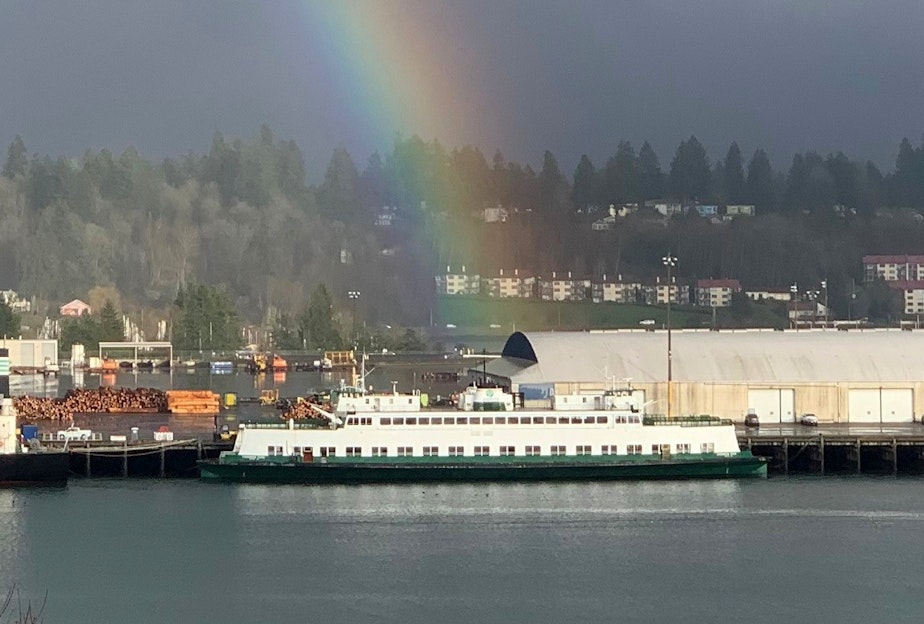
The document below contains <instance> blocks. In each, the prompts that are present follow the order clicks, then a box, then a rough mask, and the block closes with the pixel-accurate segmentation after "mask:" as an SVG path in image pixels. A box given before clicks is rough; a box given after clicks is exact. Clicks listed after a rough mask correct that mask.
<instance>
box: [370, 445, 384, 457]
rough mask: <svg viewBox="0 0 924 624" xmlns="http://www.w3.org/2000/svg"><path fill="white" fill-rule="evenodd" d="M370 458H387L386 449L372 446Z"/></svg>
mask: <svg viewBox="0 0 924 624" xmlns="http://www.w3.org/2000/svg"><path fill="white" fill-rule="evenodd" d="M372 456H373V457H388V448H386V447H384V446H373V447H372Z"/></svg>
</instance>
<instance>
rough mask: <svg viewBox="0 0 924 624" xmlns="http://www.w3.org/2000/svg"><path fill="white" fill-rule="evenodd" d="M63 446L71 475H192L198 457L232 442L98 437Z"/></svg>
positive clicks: (212, 455) (212, 454) (196, 473)
mask: <svg viewBox="0 0 924 624" xmlns="http://www.w3.org/2000/svg"><path fill="white" fill-rule="evenodd" d="M45 444H46V446H51V447H55V446H58V447H63V448H65V449H66V450H67V451H68V453H70V470H71V475H72V476H74V477H88V478H97V477H106V478H113V477H116V478H125V479H127V478H136V477H137V478H162V479H163V478H196V477H198V476H199V470H198V468H197V466H196V462H197V461H198V460H200V459H215V458H217V457H218V455H219V454H220V453H221V452H222V451H228V450H231V447H232V446H233V443H232V442H212V441H208V442H206V441H203V440H197V439H189V440H175V441H174V440H170V441H163V442H126V443H123V444H113V443H112V442H110V441H100V440H95V441H94V440H80V441H73V440H69V441H68V442H67V444H66V445H65V444H58V443H50V444H49V443H47V442H46V443H45Z"/></svg>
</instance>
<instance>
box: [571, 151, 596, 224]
mask: <svg viewBox="0 0 924 624" xmlns="http://www.w3.org/2000/svg"><path fill="white" fill-rule="evenodd" d="M598 196H599V190H598V179H597V170H596V169H594V164H593V163H592V162H591V161H590V158H588V157H587V154H584V155H583V156H581V162H579V163H578V166H577V169H575V171H574V186H573V187H572V188H571V204H572V205H573V206H574V207H575V208H577V209H580V210H585V209H587V208H589V207H591V206H593V205H595V204H596V203H597V197H598Z"/></svg>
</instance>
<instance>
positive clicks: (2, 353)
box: [0, 349, 10, 397]
mask: <svg viewBox="0 0 924 624" xmlns="http://www.w3.org/2000/svg"><path fill="white" fill-rule="evenodd" d="M0 396H5V397H8V396H10V350H9V349H0Z"/></svg>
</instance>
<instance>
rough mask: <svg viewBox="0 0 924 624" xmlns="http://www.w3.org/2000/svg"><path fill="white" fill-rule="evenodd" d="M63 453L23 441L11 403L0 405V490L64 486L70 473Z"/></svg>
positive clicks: (4, 398) (67, 460)
mask: <svg viewBox="0 0 924 624" xmlns="http://www.w3.org/2000/svg"><path fill="white" fill-rule="evenodd" d="M69 466H70V455H69V454H68V453H67V451H64V450H51V449H46V448H43V447H42V446H41V445H40V444H39V443H38V441H36V440H26V439H25V438H23V436H22V435H21V434H20V433H19V430H18V429H17V428H16V410H15V408H14V407H13V399H11V398H9V397H3V399H2V401H0V486H9V485H13V486H16V485H64V484H66V483H67V475H68V472H69V470H70V468H69Z"/></svg>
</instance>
